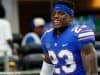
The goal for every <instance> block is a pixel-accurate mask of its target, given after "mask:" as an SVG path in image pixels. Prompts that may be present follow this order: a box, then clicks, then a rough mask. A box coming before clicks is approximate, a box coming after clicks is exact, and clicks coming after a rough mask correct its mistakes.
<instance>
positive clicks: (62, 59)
mask: <svg viewBox="0 0 100 75" xmlns="http://www.w3.org/2000/svg"><path fill="white" fill-rule="evenodd" d="M73 17H74V13H73V6H72V3H67V2H63V1H59V2H57V3H56V4H55V6H54V8H53V10H52V15H51V19H52V23H53V28H52V29H50V30H48V31H46V32H45V33H44V35H43V37H42V38H41V40H42V47H43V51H44V55H45V57H44V61H43V66H42V69H41V72H40V75H53V72H55V73H56V75H98V73H97V60H96V50H95V47H94V43H95V34H94V32H93V31H92V30H91V29H90V28H89V27H87V26H85V25H83V26H82V25H74V24H73ZM76 24H77V23H76Z"/></svg>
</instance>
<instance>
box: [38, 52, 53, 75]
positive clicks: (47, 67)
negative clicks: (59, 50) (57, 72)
mask: <svg viewBox="0 0 100 75" xmlns="http://www.w3.org/2000/svg"><path fill="white" fill-rule="evenodd" d="M44 55H45V57H44V60H43V64H42V69H41V72H40V75H53V72H54V68H53V65H52V64H51V62H50V60H49V55H48V53H45V54H44Z"/></svg>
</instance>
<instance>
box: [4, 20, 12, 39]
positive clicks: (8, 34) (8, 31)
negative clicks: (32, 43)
mask: <svg viewBox="0 0 100 75" xmlns="http://www.w3.org/2000/svg"><path fill="white" fill-rule="evenodd" d="M4 38H5V39H6V40H8V39H11V40H12V30H11V26H10V23H9V22H6V23H5V27H4Z"/></svg>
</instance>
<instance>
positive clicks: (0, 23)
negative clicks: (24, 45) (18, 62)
mask: <svg viewBox="0 0 100 75" xmlns="http://www.w3.org/2000/svg"><path fill="white" fill-rule="evenodd" d="M5 16H6V12H5V9H4V7H3V5H2V4H0V57H3V56H4V55H5V54H4V52H6V55H7V56H8V57H11V58H12V57H13V56H17V51H16V49H15V47H14V44H13V36H12V30H11V24H10V22H9V21H8V20H7V19H5ZM13 63H14V62H13ZM9 64H10V62H9ZM13 65H14V64H13Z"/></svg>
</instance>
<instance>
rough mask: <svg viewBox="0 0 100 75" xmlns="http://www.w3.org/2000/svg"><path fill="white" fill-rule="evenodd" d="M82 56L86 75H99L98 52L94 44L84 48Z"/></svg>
mask: <svg viewBox="0 0 100 75" xmlns="http://www.w3.org/2000/svg"><path fill="white" fill-rule="evenodd" d="M81 56H82V61H83V66H84V68H85V71H86V75H98V72H97V58H96V50H95V48H94V46H93V44H92V43H88V44H86V45H84V46H83V48H82V51H81Z"/></svg>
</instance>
